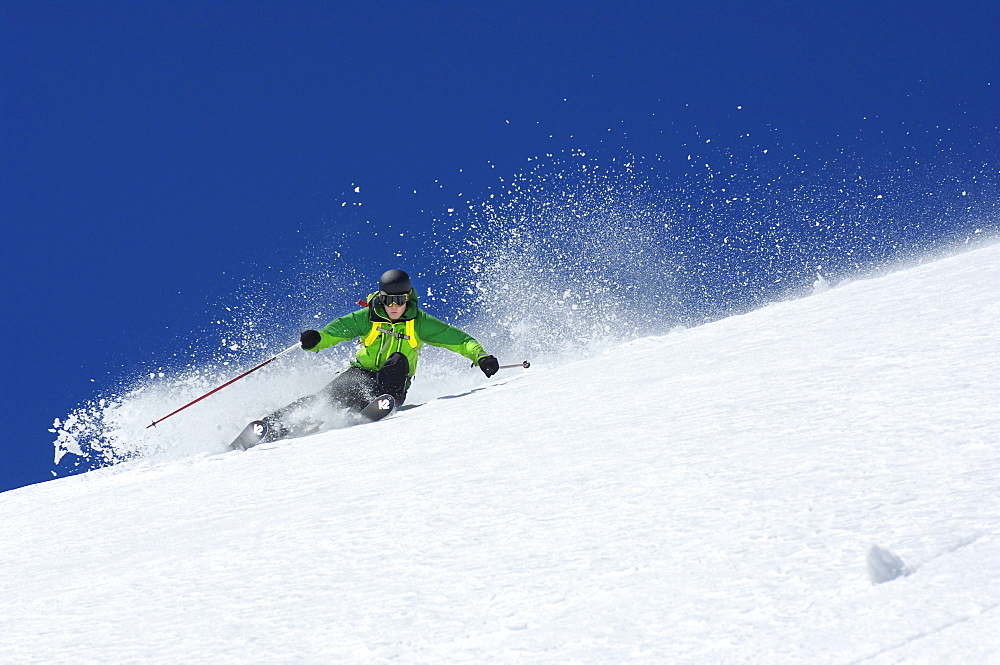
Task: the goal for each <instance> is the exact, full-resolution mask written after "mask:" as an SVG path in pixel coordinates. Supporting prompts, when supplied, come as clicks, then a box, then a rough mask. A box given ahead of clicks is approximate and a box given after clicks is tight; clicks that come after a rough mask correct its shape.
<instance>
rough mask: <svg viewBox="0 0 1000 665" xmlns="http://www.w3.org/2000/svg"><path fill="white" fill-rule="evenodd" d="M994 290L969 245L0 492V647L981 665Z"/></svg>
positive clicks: (986, 625) (996, 361) (994, 636)
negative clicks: (313, 418)
mask: <svg viewBox="0 0 1000 665" xmlns="http://www.w3.org/2000/svg"><path fill="white" fill-rule="evenodd" d="M998 283H1000V246H994V247H986V248H983V249H978V250H975V251H970V252H968V253H965V254H961V255H958V256H953V257H950V258H947V259H943V260H940V261H936V262H933V263H928V264H925V265H921V266H918V267H915V268H911V269H909V270H905V271H901V272H897V273H894V274H890V275H887V276H884V277H880V278H876V279H870V280H865V281H855V282H851V283H850V284H846V285H843V284H842V285H839V286H835V287H834V288H830V289H826V288H817V289H816V290H815V292H814V294H813V295H811V296H809V297H807V298H803V299H801V300H796V301H790V302H783V303H778V304H774V305H771V306H769V307H766V308H763V309H761V310H758V311H754V312H751V313H749V314H745V315H742V316H736V317H732V318H729V319H725V320H721V321H717V322H715V323H711V324H707V325H703V326H700V327H695V328H690V329H678V330H676V331H672V332H671V333H670V334H668V335H665V336H661V337H650V338H644V339H639V340H635V341H631V342H626V343H623V344H621V345H620V346H618V347H617V348H615V349H612V350H611V351H609V352H607V353H604V354H602V355H598V356H596V357H590V358H586V359H582V360H580V361H578V362H574V363H569V364H562V365H548V366H547V365H546V362H545V361H546V359H545V358H533V359H532V361H533V362H532V368H531V369H530V370H527V371H524V370H519V369H518V370H511V371H510V373H507V374H506V376H504V377H502V378H500V379H499V380H492V381H486V380H485V379H483V380H482V381H481V382H480V383H479V384H478V385H476V386H475V387H472V388H468V389H463V390H460V391H456V392H455V394H450V395H442V396H440V397H438V398H436V399H429V400H428V401H426V402H425V403H423V404H421V405H420V406H418V407H417V408H413V409H407V410H405V411H402V412H400V413H398V414H397V415H394V416H392V417H390V418H388V419H386V420H384V421H381V422H378V423H374V424H370V425H364V426H360V427H354V428H349V429H342V430H335V431H330V432H325V433H322V434H317V435H314V436H311V437H306V438H302V439H297V440H293V441H284V442H276V443H273V444H267V445H264V446H260V447H258V448H255V449H253V450H251V451H248V452H246V453H238V452H229V453H224V454H216V451H211V453H210V452H209V451H206V452H203V453H201V454H196V455H191V456H188V457H185V458H183V459H180V460H175V461H172V462H148V461H145V462H144V461H142V460H139V461H135V462H130V463H126V464H121V465H118V466H116V467H112V468H109V469H103V470H99V471H94V472H90V473H87V474H83V475H80V476H74V477H69V478H63V479H59V480H54V481H51V482H47V483H43V484H40V485H33V486H29V487H24V488H21V489H17V490H13V491H10V492H6V493H3V494H0V533H2V536H3V539H2V542H3V544H4V546H3V548H0V654H3V657H2V660H3V661H5V662H17V663H32V662H39V663H41V662H44V663H49V662H109V663H110V662H114V663H118V662H149V663H173V662H177V661H187V662H190V661H195V660H197V661H204V662H218V663H228V662H259V663H272V662H302V663H327V662H334V661H344V662H376V663H378V662H389V661H400V662H406V663H442V662H448V663H461V662H476V663H482V662H516V663H521V662H532V663H567V662H581V663H613V662H640V663H662V662H690V663H705V662H726V663H741V662H748V663H749V662H754V663H763V662H766V663H790V662H796V663H799V662H834V663H854V662H866V663H899V662H935V663H938V662H1000V539H998V537H997V531H998V529H1000V491H998V485H1000V481H998V475H1000V384H998V381H997V377H998V376H1000V330H998V325H997V323H998V321H1000V299H998V297H997V285H998ZM236 433H237V432H235V431H234V432H233V436H235V434H236Z"/></svg>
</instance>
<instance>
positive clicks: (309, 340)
mask: <svg viewBox="0 0 1000 665" xmlns="http://www.w3.org/2000/svg"><path fill="white" fill-rule="evenodd" d="M299 341H300V342H302V348H303V349H305V350H306V351H308V350H309V349H311V348H313V347H314V346H316V345H317V344H319V331H318V330H306V331H305V332H303V333H302V334H301V335H299Z"/></svg>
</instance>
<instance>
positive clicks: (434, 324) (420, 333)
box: [309, 291, 488, 377]
mask: <svg viewBox="0 0 1000 665" xmlns="http://www.w3.org/2000/svg"><path fill="white" fill-rule="evenodd" d="M377 295H378V294H377V293H373V294H372V295H370V296H368V302H373V301H374V300H376V296H377ZM319 337H320V341H319V344H317V345H316V346H314V347H313V348H311V349H309V350H310V351H321V350H323V349H326V348H329V347H331V346H333V345H335V344H340V343H341V342H346V341H348V340H352V339H358V338H360V344H361V348H360V349H359V350H358V355H357V359H356V360H355V361H354V362H352V363H351V364H352V365H354V366H355V367H361V368H363V369H367V370H373V371H374V370H378V369H381V367H382V365H384V364H385V361H386V359H388V357H389V356H391V355H392V354H393V353H396V352H397V351H398V352H400V353H402V354H403V355H405V356H406V359H407V360H408V361H409V362H410V376H411V377H412V376H413V375H414V374H416V371H417V356H418V354H419V353H420V349H421V348H422V347H423V345H424V344H425V343H426V344H430V345H432V346H440V347H443V348H445V349H448V350H449V351H454V352H455V353H458V354H461V355H463V356H465V357H466V358H468V359H469V360H471V361H472V362H474V363H478V362H479V359H480V358H483V357H485V356H486V355H488V354H487V353H486V352H485V351H484V350H483V347H482V346H481V345H480V344H479V342H477V341H476V340H475V339H473V338H472V337H471V336H470V335H469V334H468V333H466V332H464V331H462V330H459V329H458V328H456V327H454V326H450V325H448V324H447V323H445V322H444V321H441V320H440V319H436V318H434V317H433V316H431V315H430V314H428V313H427V312H424V311H423V310H421V309H420V307H419V305H418V298H417V295H416V292H413V291H411V292H410V302H409V303H408V304H407V306H406V311H404V312H403V316H401V317H400V318H399V320H398V321H396V322H395V323H393V322H392V321H390V320H389V317H388V316H387V315H386V313H385V308H384V307H382V306H381V305H375V304H372V305H369V306H368V307H367V309H359V310H358V311H356V312H352V313H350V314H347V315H346V316H342V317H340V318H339V319H334V320H333V321H331V322H330V323H328V324H326V326H324V327H323V329H322V330H320V331H319Z"/></svg>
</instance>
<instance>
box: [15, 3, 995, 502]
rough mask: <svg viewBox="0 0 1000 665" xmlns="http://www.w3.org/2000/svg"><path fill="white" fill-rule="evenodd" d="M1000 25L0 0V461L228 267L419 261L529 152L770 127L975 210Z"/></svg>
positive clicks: (19, 478)
mask: <svg viewBox="0 0 1000 665" xmlns="http://www.w3.org/2000/svg"><path fill="white" fill-rule="evenodd" d="M998 31H1000V9H998V8H997V7H996V5H995V4H994V3H988V2H958V3H938V2H907V3H902V2H874V3H870V2H864V3H862V2H857V3H854V2H836V3H834V2H830V3H827V2H820V3H793V2H772V1H765V2H756V3H738V2H706V3H679V2H677V3H675V2H657V3H654V2H619V3H568V2H566V3H563V2H553V3H493V4H490V5H487V6H480V3H458V2H454V3H451V2H430V3H395V2H389V3H379V4H378V5H377V6H368V5H365V4H364V3H361V4H359V3H319V2H281V3H262V2H243V3H200V2H176V3H159V4H154V3H125V2H93V3H74V2H21V1H19V0H15V1H13V2H7V3H4V6H3V7H2V8H0V58H2V78H0V119H2V135H0V142H2V149H0V163H2V165H3V184H2V185H0V187H2V192H3V194H2V202H0V203H2V215H3V219H4V226H5V229H7V238H8V240H7V241H6V242H5V243H4V245H3V246H4V251H3V261H2V270H3V273H2V274H3V277H4V279H3V282H4V285H5V286H4V298H3V309H4V316H3V319H4V320H3V342H4V348H5V349H6V353H4V354H3V358H2V366H3V390H4V403H5V404H7V405H9V407H11V413H10V414H9V415H8V419H7V426H6V428H5V436H4V437H2V441H0V450H2V459H0V490H4V489H9V488H12V487H17V486H20V485H24V484H29V483H33V482H39V481H42V480H46V479H48V478H51V477H52V473H51V471H52V461H51V460H52V445H51V442H52V435H51V434H50V433H49V432H48V431H47V429H48V428H49V427H51V424H52V420H53V419H54V418H57V417H59V418H62V417H64V416H65V415H66V414H67V413H69V412H70V411H71V410H72V409H73V408H74V407H75V406H76V405H78V404H80V403H82V402H84V401H86V400H89V399H93V398H94V397H95V396H98V395H101V394H106V393H108V392H113V391H114V390H115V388H116V386H118V385H120V384H122V383H123V382H124V383H127V382H128V381H129V380H131V379H132V378H134V377H135V376H137V375H141V374H142V373H143V372H145V371H147V370H148V368H150V367H157V366H160V365H162V364H164V363H167V362H169V360H170V358H171V357H172V354H174V353H176V351H177V349H178V348H181V347H183V348H185V349H187V348H191V347H196V346H197V345H198V343H199V338H198V332H197V331H201V330H204V329H205V327H206V325H208V324H209V322H210V321H211V320H212V318H213V316H214V315H215V313H216V312H217V310H218V309H219V307H220V306H223V305H224V304H225V303H226V302H227V301H229V299H230V298H232V297H234V296H233V295H232V294H235V293H237V292H238V291H240V290H241V289H244V290H245V289H246V288H247V287H246V285H247V284H248V283H257V284H261V283H262V284H264V286H263V287H261V288H264V289H265V290H266V289H268V288H269V287H268V286H267V285H268V284H277V283H278V282H279V281H282V280H284V281H285V282H287V281H288V280H300V281H301V280H305V281H307V282H308V281H309V280H319V279H321V278H319V277H317V273H310V272H309V271H304V270H302V269H301V266H302V265H303V264H304V263H310V262H312V263H310V264H311V265H312V264H313V263H315V262H316V261H320V262H322V260H323V257H324V256H327V255H329V256H330V260H331V266H334V265H335V264H337V265H345V266H347V267H348V268H349V269H350V270H351V271H352V273H353V274H359V275H362V276H363V277H366V278H368V279H370V280H375V279H376V278H377V276H378V274H380V273H381V272H382V270H384V269H385V268H387V267H394V265H393V264H392V262H393V261H397V262H400V263H403V264H405V266H406V267H408V268H409V269H410V270H411V271H415V272H421V271H423V272H426V273H428V274H430V273H432V272H433V271H434V266H435V262H437V261H440V260H441V257H430V256H428V255H426V254H425V253H424V252H425V251H426V249H427V243H426V238H427V237H428V236H436V237H437V240H438V241H439V243H440V242H447V241H446V240H445V239H444V238H443V229H445V228H447V227H448V224H447V215H448V213H447V211H448V210H449V209H456V208H459V207H461V206H462V204H463V203H465V202H466V201H469V200H473V201H476V202H478V201H482V200H484V199H486V198H488V196H489V193H490V192H491V191H494V190H493V188H495V187H497V184H498V181H499V179H500V178H505V179H506V181H507V182H509V181H510V179H511V178H512V177H514V176H515V175H516V174H520V173H524V172H525V171H526V170H530V169H532V168H536V165H537V164H538V163H539V161H542V162H544V161H545V159H547V158H546V155H557V156H558V155H566V154H571V153H572V151H587V153H588V159H592V160H594V162H595V163H602V164H604V165H610V164H618V163H620V160H621V159H623V158H624V156H626V155H636V156H640V157H641V158H642V159H643V163H644V164H646V167H645V168H646V169H647V173H648V174H649V175H650V177H652V178H655V179H662V180H663V181H664V182H671V183H674V184H675V185H677V186H678V187H680V185H681V184H683V183H684V182H685V181H684V178H685V177H688V176H689V173H690V168H691V164H690V162H691V161H692V160H691V159H689V156H690V155H691V154H692V149H693V146H696V145H698V146H700V147H699V150H702V151H709V150H711V151H715V153H714V157H719V156H720V155H724V156H725V157H726V159H728V160H729V163H730V165H732V164H733V163H736V164H741V163H744V162H742V161H741V160H751V159H752V158H750V157H745V156H744V155H743V152H742V150H743V149H744V148H746V149H747V151H748V154H749V152H754V153H755V154H758V156H759V155H760V154H762V153H763V150H759V148H760V147H761V146H762V145H764V144H768V145H771V146H772V150H771V152H770V153H769V154H771V155H773V154H774V153H775V152H783V153H785V155H784V157H783V158H782V159H783V160H784V161H783V162H782V165H783V166H782V168H784V169H785V170H786V171H789V172H793V171H795V169H794V167H791V166H790V165H792V164H794V163H796V160H799V159H801V155H813V156H814V159H813V160H812V161H809V160H808V159H807V160H806V161H807V162H808V163H804V165H803V168H802V169H800V170H799V171H798V173H799V174H800V176H801V174H802V173H805V174H806V176H807V177H808V176H809V173H808V172H809V171H810V169H812V170H817V171H821V170H822V166H823V165H827V164H829V163H830V162H831V160H834V161H836V159H842V160H843V162H842V163H839V164H838V168H839V169H841V170H842V171H845V170H850V169H852V168H853V169H856V170H858V171H859V172H861V173H865V174H869V173H872V174H874V175H873V177H876V176H877V177H881V180H880V182H881V183H883V184H884V183H886V182H890V181H891V182H900V181H902V180H905V177H904V176H900V175H899V174H900V173H907V172H909V173H912V172H915V171H921V170H923V171H921V175H920V177H921V178H923V180H921V181H920V182H932V183H934V185H935V186H936V185H939V184H941V183H942V182H944V181H945V180H947V179H953V180H955V181H956V182H958V183H959V184H960V186H959V189H962V188H965V189H970V188H971V194H972V196H973V197H974V199H975V200H974V201H972V204H973V206H974V207H975V208H976V210H977V214H981V213H982V211H985V212H986V213H989V212H991V211H992V212H994V213H995V211H996V205H997V202H996V196H995V195H996V191H997V190H996V188H995V186H996V181H997V177H996V174H997V168H996V167H997V164H998V160H997V157H998V154H997V149H998V145H997V142H996V136H997V128H998V124H1000V112H998V109H1000V94H998V89H1000V76H998V67H1000V52H998V51H1000V49H998V47H997V40H996V34H997V33H998ZM746 135H752V136H754V137H755V138H754V140H753V141H752V142H748V141H746V140H742V141H741V139H742V138H743V137H744V136H746ZM706 137H707V138H706ZM756 137H762V138H761V139H757V138H756ZM709 144H710V145H709ZM706 145H707V146H708V147H706ZM748 146H749V147H748ZM845 155H847V156H846V157H845ZM746 163H749V161H747V162H746ZM904 163H905V164H910V165H913V167H912V168H909V167H907V168H903V167H901V166H900V165H901V164H904ZM887 165H890V166H887ZM887 174H888V175H887ZM935 179H937V180H935ZM970 183H971V184H970ZM907 187H908V189H906V191H909V192H915V190H916V189H918V186H917V185H916V184H912V183H911V184H910V185H907ZM904 189H905V188H904ZM965 189H963V191H965ZM924 193H926V192H924ZM934 193H936V192H934ZM897 194H898V192H897ZM939 198H940V197H939ZM898 209H899V210H902V209H904V208H902V207H901V208H898ZM923 209H933V210H937V209H936V208H933V206H931V207H930V208H926V207H925V208H923ZM758 212H760V211H759V210H758ZM764 212H765V213H766V211H764ZM744 213H746V211H744ZM746 214H749V213H746ZM762 214H763V213H762ZM945 216H946V215H945ZM991 219H992V220H993V221H992V222H990V220H986V221H987V223H992V224H994V225H995V224H996V222H995V219H996V217H995V215H994V216H993V217H992V218H991ZM442 220H444V221H442ZM948 223H951V222H949V221H948V220H945V222H943V224H944V225H945V226H947V224H948ZM955 223H956V224H964V223H965V222H964V221H962V220H957V221H956V222H955ZM400 230H402V231H401V232H402V233H403V235H399V232H400ZM937 231H941V227H940V226H939V227H938V229H937ZM465 232H466V231H460V232H456V233H457V234H458V235H461V234H462V233H465ZM375 233H378V234H379V235H377V236H376V235H374V234H375ZM421 234H422V236H421ZM416 237H423V238H424V239H425V240H424V241H421V242H417V241H415V240H414V238H416ZM911 240H913V239H912V238H911ZM917 240H919V238H917ZM334 251H337V252H339V253H340V254H339V255H338V257H337V259H336V260H334V257H333V255H332V252H334ZM306 257H308V258H306ZM338 262H339V263H338ZM758 267H759V266H753V265H751V266H750V267H749V270H751V271H753V270H754V269H756V268H758ZM441 287H442V288H445V285H441ZM280 288H284V287H274V290H277V291H280ZM295 288H296V289H297V290H298V291H299V292H301V291H302V290H305V291H307V292H308V291H310V290H314V292H315V293H316V295H317V297H323V294H324V293H325V291H324V289H325V285H324V284H322V283H316V284H315V285H312V284H304V285H303V284H298V285H296V286H295ZM362 290H363V289H362ZM272 295H273V293H272ZM330 309H331V306H330V304H329V303H326V304H325V306H324V311H330ZM333 309H337V307H333ZM282 315H283V312H282V311H280V310H279V311H272V312H270V313H269V316H270V317H272V318H273V319H276V320H279V321H280V320H282ZM300 324H301V320H300V319H299V318H296V316H290V318H289V320H287V327H286V329H284V330H280V331H278V333H279V334H276V335H275V342H276V343H278V342H279V341H280V340H281V336H282V335H285V334H287V335H292V334H294V331H295V330H297V329H298V328H299V327H301V325H300ZM280 327H281V326H279V328H280ZM289 343H291V340H290V341H289ZM280 348H283V346H281V345H280V344H278V345H277V346H275V349H276V350H278V349H280ZM261 359H262V358H259V357H247V358H246V362H245V366H247V367H249V366H252V365H253V364H255V363H256V362H258V361H259V360H261ZM159 415H162V414H152V415H151V417H157V416H159Z"/></svg>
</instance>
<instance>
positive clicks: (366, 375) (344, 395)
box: [263, 353, 410, 441]
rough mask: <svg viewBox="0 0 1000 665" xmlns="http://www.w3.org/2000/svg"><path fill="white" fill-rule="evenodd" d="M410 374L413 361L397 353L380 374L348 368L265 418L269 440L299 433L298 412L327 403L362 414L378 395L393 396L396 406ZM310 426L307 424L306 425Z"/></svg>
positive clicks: (404, 394)
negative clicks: (296, 419) (319, 388)
mask: <svg viewBox="0 0 1000 665" xmlns="http://www.w3.org/2000/svg"><path fill="white" fill-rule="evenodd" d="M409 375H410V361H409V360H407V359H406V356H404V355H403V354H402V353H394V354H392V355H391V356H389V359H388V360H386V361H385V364H384V365H383V366H382V369H380V370H378V371H377V372H373V371H372V370H368V369H362V368H361V367H348V368H347V369H346V370H344V371H343V372H341V373H340V374H338V375H337V378H335V379H334V380H333V381H331V382H330V383H329V384H328V385H327V386H326V387H325V388H323V389H322V390H320V391H319V392H318V393H315V394H313V395H307V396H306V397H303V398H301V399H298V400H295V401H294V402H292V403H291V404H289V405H288V406H283V407H281V408H280V409H278V410H277V411H275V412H274V413H271V414H269V415H267V416H265V417H264V419H263V420H264V422H265V423H266V424H267V437H266V440H268V441H274V440H275V439H283V438H285V437H287V436H295V435H296V434H299V433H300V432H298V431H297V430H298V429H300V428H301V426H300V427H296V423H294V422H293V420H294V414H295V412H296V411H299V410H302V409H308V408H311V407H314V406H316V405H319V404H322V403H324V402H325V403H327V404H329V405H330V406H331V407H333V408H335V409H347V410H348V411H353V412H356V413H360V412H361V410H362V409H364V408H365V407H366V406H368V404H369V403H371V402H372V400H374V399H375V398H376V397H378V396H379V395H392V396H393V398H394V399H395V400H396V404H397V405H400V404H402V403H403V402H404V401H405V400H406V389H407V388H408V383H409ZM306 425H308V424H306Z"/></svg>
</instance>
